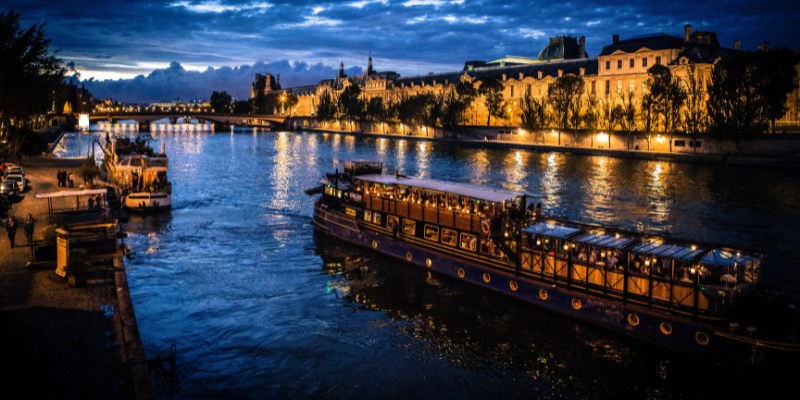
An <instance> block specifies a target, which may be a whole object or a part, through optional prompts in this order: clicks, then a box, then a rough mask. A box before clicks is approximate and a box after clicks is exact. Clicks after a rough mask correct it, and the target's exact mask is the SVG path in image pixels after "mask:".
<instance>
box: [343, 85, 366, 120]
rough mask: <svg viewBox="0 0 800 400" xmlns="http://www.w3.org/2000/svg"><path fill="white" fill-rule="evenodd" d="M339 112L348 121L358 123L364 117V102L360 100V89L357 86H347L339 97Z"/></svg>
mask: <svg viewBox="0 0 800 400" xmlns="http://www.w3.org/2000/svg"><path fill="white" fill-rule="evenodd" d="M339 110H340V112H341V114H342V117H344V118H345V119H347V120H348V121H360V120H362V119H363V117H364V102H363V101H362V100H361V89H359V87H358V86H357V85H349V86H347V87H346V88H344V90H343V91H342V93H341V94H340V95H339Z"/></svg>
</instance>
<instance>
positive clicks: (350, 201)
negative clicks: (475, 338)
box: [307, 161, 800, 367]
mask: <svg viewBox="0 0 800 400" xmlns="http://www.w3.org/2000/svg"><path fill="white" fill-rule="evenodd" d="M382 170H383V165H382V163H377V162H365V161H359V162H346V163H345V165H344V169H343V171H341V172H339V171H338V170H337V171H336V172H335V173H333V174H328V175H326V177H325V178H324V179H323V185H322V186H321V187H318V188H314V189H310V190H309V191H307V193H309V194H316V193H321V194H322V196H321V197H320V199H319V200H318V201H317V202H316V203H315V207H314V216H313V222H314V226H315V229H317V230H318V231H321V232H323V233H325V234H328V235H331V236H334V237H336V238H339V239H341V240H345V241H348V242H351V243H354V244H356V245H359V246H362V247H366V248H371V249H373V250H374V251H378V252H380V253H383V254H386V255H389V256H392V257H395V258H398V259H401V260H404V261H406V262H408V263H411V264H415V265H417V266H420V267H422V268H425V269H428V270H432V271H436V272H438V273H441V274H445V275H449V276H452V277H455V278H456V279H459V280H464V281H467V282H470V283H471V284H474V285H478V286H481V287H485V288H488V289H491V290H494V291H497V292H501V293H503V294H505V295H508V296H511V297H514V298H517V299H520V300H522V301H525V302H527V303H531V304H534V305H536V306H540V307H543V308H546V309H549V310H552V311H555V312H558V313H561V314H565V315H568V316H571V317H575V318H579V319H582V320H585V321H589V322H592V323H594V324H597V325H600V326H603V327H606V328H609V329H612V330H615V331H617V332H621V333H624V334H626V335H629V336H634V337H636V338H639V339H643V340H646V341H649V342H652V343H655V344H658V345H662V346H666V347H670V348H674V349H678V350H682V351H687V352H692V353H695V354H704V355H707V356H710V357H712V358H713V359H715V360H728V361H733V362H736V363H742V364H746V365H759V366H761V365H766V366H773V367H785V366H790V365H797V361H798V360H800V339H798V334H799V332H800V329H799V328H800V324H798V315H797V312H796V310H795V308H794V306H793V305H791V304H783V305H782V306H777V305H774V304H771V303H769V302H766V301H761V300H762V298H761V297H760V296H758V295H756V290H755V289H756V284H757V282H758V276H759V271H760V266H761V258H762V257H761V255H760V254H758V253H756V252H753V251H743V250H738V249H733V248H730V247H726V246H718V245H712V244H705V243H692V242H689V241H684V240H679V239H672V238H665V237H661V236H654V235H643V234H641V233H635V232H628V231H623V230H617V229H609V228H605V227H600V226H593V225H587V224H579V223H574V222H569V221H560V220H553V219H545V218H542V216H541V215H540V212H539V210H538V209H536V208H534V207H532V204H533V203H534V202H535V198H534V197H533V195H531V194H528V193H520V192H514V191H508V190H502V189H495V188H486V187H482V186H477V185H470V184H461V183H453V182H447V181H440V180H434V179H422V178H414V177H406V176H401V175H398V174H395V175H386V174H382Z"/></svg>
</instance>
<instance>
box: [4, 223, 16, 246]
mask: <svg viewBox="0 0 800 400" xmlns="http://www.w3.org/2000/svg"><path fill="white" fill-rule="evenodd" d="M6 233H8V243H9V244H10V245H11V248H12V249H13V248H14V239H15V238H16V237H17V219H16V218H14V216H13V215H9V216H8V221H6Z"/></svg>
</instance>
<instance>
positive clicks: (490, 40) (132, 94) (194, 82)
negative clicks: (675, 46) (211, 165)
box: [0, 0, 800, 101]
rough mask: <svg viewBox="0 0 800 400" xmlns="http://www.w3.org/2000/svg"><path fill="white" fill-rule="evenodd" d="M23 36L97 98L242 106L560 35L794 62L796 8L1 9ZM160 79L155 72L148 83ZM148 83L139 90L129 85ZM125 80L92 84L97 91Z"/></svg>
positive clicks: (799, 17)
mask: <svg viewBox="0 0 800 400" xmlns="http://www.w3.org/2000/svg"><path fill="white" fill-rule="evenodd" d="M0 4H1V5H0V9H2V10H3V11H7V10H8V9H14V10H16V11H18V12H20V13H21V14H22V17H23V26H29V25H31V24H33V23H45V24H46V26H45V31H46V34H47V35H48V37H50V38H51V39H52V48H53V49H54V50H57V51H58V53H57V54H58V56H59V57H61V58H62V59H63V60H64V61H65V62H67V63H70V65H71V66H74V69H75V70H76V71H77V72H78V73H80V77H81V79H82V80H83V81H84V82H86V81H88V80H90V78H94V79H95V81H94V82H91V81H90V82H87V87H89V88H90V90H92V91H93V93H95V95H96V96H99V97H114V98H118V99H121V100H125V101H154V100H164V99H167V98H175V97H183V98H189V97H193V98H208V96H209V95H210V92H211V91H212V90H228V91H229V92H232V93H233V94H235V95H237V96H239V97H246V96H247V95H248V93H249V84H250V82H252V76H253V74H254V73H255V72H260V73H265V72H272V73H273V74H276V73H280V74H282V83H283V85H284V86H294V85H303V84H312V83H316V81H318V80H320V79H324V78H330V77H331V76H332V75H333V74H335V72H336V70H337V69H338V64H339V62H340V61H343V62H344V63H345V67H346V68H348V72H349V73H358V72H359V71H360V70H361V69H360V68H364V67H366V59H367V56H369V55H370V54H371V55H372V57H373V59H374V64H375V68H376V69H378V70H394V71H397V72H399V73H400V74H402V75H416V74H425V73H428V72H442V71H452V70H460V69H461V68H462V67H463V63H464V61H465V60H470V59H482V60H491V59H496V58H500V57H502V56H504V55H507V54H508V55H520V56H529V57H535V56H536V55H537V54H538V52H539V50H540V49H541V48H542V47H544V46H545V45H546V44H547V40H548V37H551V36H557V35H571V36H576V37H577V36H581V35H584V36H586V44H587V51H588V53H589V56H590V57H596V56H597V54H598V53H599V52H600V49H601V48H602V47H603V46H604V45H606V44H609V43H610V42H611V35H612V34H613V33H618V34H619V35H620V36H621V37H622V38H623V39H624V38H626V37H631V36H635V35H641V34H646V33H654V32H664V33H668V34H672V35H676V36H681V35H682V34H683V25H684V24H686V23H689V24H692V26H693V27H694V29H695V30H707V31H713V32H717V34H718V38H719V40H720V43H721V44H722V45H723V46H725V47H732V44H733V41H734V40H737V39H739V40H741V41H742V47H743V48H744V49H754V48H755V47H756V45H758V44H759V43H761V42H762V41H769V42H770V45H771V46H773V47H779V46H789V47H792V48H800V28H798V21H800V1H796V0H795V1H775V0H762V1H744V0H740V1H705V0H691V1H690V0H674V1H671V2H661V1H659V2H655V1H653V2H644V1H641V0H639V1H618V2H601V1H593V0H583V1H572V2H556V1H497V2H493V1H481V0H474V1H473V0H455V1H446V0H397V1H395V0H377V1H370V0H361V1H341V2H336V1H329V2H326V1H291V2H284V1H279V0H270V1H247V0H245V1H236V0H176V1H173V0H166V1H146V0H145V1H143V0H126V1H116V0H110V1H107V0H100V1H96V0H88V1H80V2H71V1H36V0H34V1H31V0H10V1H9V0H3V1H2V3H0ZM154 70H155V71H154ZM137 75H143V76H141V77H139V78H137V79H135V80H131V78H134V77H136V76H137ZM121 78H122V79H125V80H123V81H115V82H97V80H105V79H115V80H118V79H121Z"/></svg>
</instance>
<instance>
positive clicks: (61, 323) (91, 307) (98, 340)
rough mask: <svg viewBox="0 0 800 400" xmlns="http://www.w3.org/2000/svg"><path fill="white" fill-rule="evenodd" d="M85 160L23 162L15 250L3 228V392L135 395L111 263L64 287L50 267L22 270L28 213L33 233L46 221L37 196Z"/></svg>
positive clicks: (65, 396) (0, 291)
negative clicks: (24, 186)
mask: <svg viewBox="0 0 800 400" xmlns="http://www.w3.org/2000/svg"><path fill="white" fill-rule="evenodd" d="M82 162H83V160H64V159H50V158H44V157H41V158H32V159H27V160H25V162H23V163H22V165H23V167H24V168H25V174H26V177H27V179H28V182H29V189H28V190H27V191H26V192H25V193H23V195H24V198H23V199H22V200H21V201H19V202H17V203H14V205H13V207H12V209H11V210H9V214H12V215H15V216H16V217H17V221H18V227H19V229H18V230H17V236H16V245H17V246H16V247H15V248H14V249H10V245H9V241H8V237H7V235H6V232H5V222H3V224H2V226H0V233H2V234H0V382H3V384H2V385H0V397H3V398H36V399H39V398H59V399H95V398H102V399H112V398H113V399H131V398H134V391H133V385H132V384H131V377H130V376H131V375H130V372H129V370H128V367H127V365H126V363H125V362H124V361H123V352H122V350H121V348H122V347H121V346H120V345H119V343H118V340H117V337H119V334H118V333H117V329H118V326H117V325H118V322H116V321H115V318H114V316H115V314H116V313H117V312H118V311H117V310H118V308H119V306H118V301H117V293H116V292H117V290H115V288H116V285H115V280H114V268H113V266H109V267H108V268H104V269H100V270H97V271H94V272H92V273H90V275H89V277H88V282H87V285H86V286H85V287H81V288H69V287H67V284H66V281H65V279H64V278H61V277H59V276H57V275H56V274H55V272H54V270H53V269H52V268H48V269H40V270H27V269H26V268H25V265H26V263H27V262H28V260H29V258H30V248H29V247H27V246H26V239H25V234H24V230H23V220H24V218H25V216H26V215H27V214H28V213H31V214H33V216H34V218H35V219H36V225H35V228H36V231H35V233H34V238H41V236H42V231H43V229H44V227H45V226H46V225H47V201H46V200H37V199H35V198H34V194H35V193H42V192H51V191H57V190H60V189H61V188H59V187H58V186H57V184H56V171H57V170H58V168H64V169H67V170H68V171H71V170H73V169H74V168H76V167H77V166H78V165H80V164H81V163H82ZM76 183H77V182H76ZM12 394H13V395H12ZM8 396H11V397H8Z"/></svg>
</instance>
